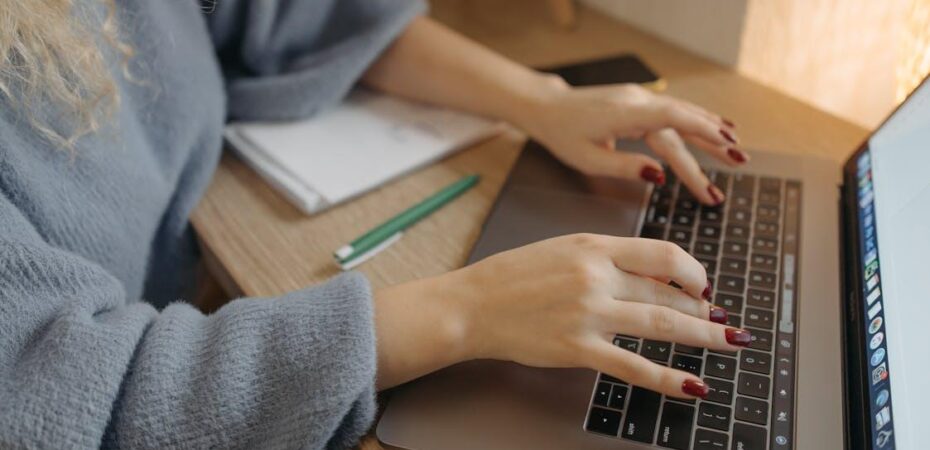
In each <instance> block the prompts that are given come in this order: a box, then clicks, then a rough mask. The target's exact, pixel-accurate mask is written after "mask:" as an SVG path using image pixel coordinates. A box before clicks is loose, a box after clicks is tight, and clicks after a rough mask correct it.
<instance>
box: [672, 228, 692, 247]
mask: <svg viewBox="0 0 930 450" xmlns="http://www.w3.org/2000/svg"><path fill="white" fill-rule="evenodd" d="M668 240H670V241H672V242H674V243H676V244H677V243H684V244H689V243H691V230H681V229H678V228H673V229H671V230H669V232H668Z"/></svg>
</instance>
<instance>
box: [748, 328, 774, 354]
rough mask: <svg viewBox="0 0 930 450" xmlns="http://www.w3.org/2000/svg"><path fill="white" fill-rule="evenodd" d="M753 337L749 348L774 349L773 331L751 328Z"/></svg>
mask: <svg viewBox="0 0 930 450" xmlns="http://www.w3.org/2000/svg"><path fill="white" fill-rule="evenodd" d="M749 332H750V333H752V338H750V341H749V348H752V349H756V350H764V351H772V333H769V332H768V331H762V330H755V329H751V328H750V329H749Z"/></svg>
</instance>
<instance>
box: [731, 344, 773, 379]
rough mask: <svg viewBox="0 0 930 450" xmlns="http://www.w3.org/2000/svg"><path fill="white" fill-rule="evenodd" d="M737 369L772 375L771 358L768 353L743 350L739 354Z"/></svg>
mask: <svg viewBox="0 0 930 450" xmlns="http://www.w3.org/2000/svg"><path fill="white" fill-rule="evenodd" d="M739 368H740V370H748V371H750V372H756V373H763V374H766V375H768V374H770V373H772V357H771V356H770V355H769V354H768V353H762V352H756V351H752V350H743V351H741V352H739Z"/></svg>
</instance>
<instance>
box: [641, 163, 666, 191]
mask: <svg viewBox="0 0 930 450" xmlns="http://www.w3.org/2000/svg"><path fill="white" fill-rule="evenodd" d="M639 176H640V177H642V179H644V180H646V181H648V182H650V183H655V184H658V185H659V186H662V185H664V184H665V172H663V171H661V170H659V169H656V168H654V167H649V166H646V167H643V170H642V171H641V172H639Z"/></svg>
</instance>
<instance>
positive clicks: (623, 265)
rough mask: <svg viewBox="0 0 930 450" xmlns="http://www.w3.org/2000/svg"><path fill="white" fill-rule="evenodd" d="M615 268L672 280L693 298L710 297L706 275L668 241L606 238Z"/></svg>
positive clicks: (697, 264)
mask: <svg viewBox="0 0 930 450" xmlns="http://www.w3.org/2000/svg"><path fill="white" fill-rule="evenodd" d="M604 239H605V243H604V245H605V246H606V247H607V252H608V253H609V254H610V257H611V259H612V260H613V262H614V265H615V266H617V268H618V269H620V270H623V271H625V272H631V273H635V274H637V275H642V276H644V277H650V278H662V279H669V280H672V281H674V282H675V283H677V284H678V285H679V286H681V287H682V289H684V290H685V292H687V293H688V294H690V295H691V296H692V297H694V298H703V299H705V300H706V299H708V298H710V294H711V286H710V283H709V282H708V281H707V272H706V271H705V270H704V266H702V265H701V263H699V262H698V261H697V260H696V259H694V257H692V256H691V255H689V254H688V253H686V252H685V251H684V250H682V248H681V247H679V246H678V245H676V244H673V243H671V242H668V241H659V240H655V239H642V238H621V237H609V236H604Z"/></svg>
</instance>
